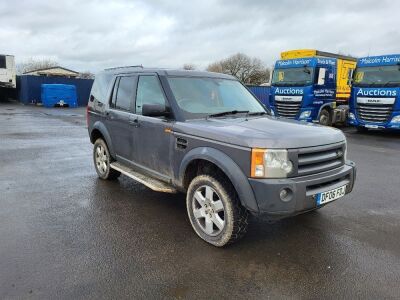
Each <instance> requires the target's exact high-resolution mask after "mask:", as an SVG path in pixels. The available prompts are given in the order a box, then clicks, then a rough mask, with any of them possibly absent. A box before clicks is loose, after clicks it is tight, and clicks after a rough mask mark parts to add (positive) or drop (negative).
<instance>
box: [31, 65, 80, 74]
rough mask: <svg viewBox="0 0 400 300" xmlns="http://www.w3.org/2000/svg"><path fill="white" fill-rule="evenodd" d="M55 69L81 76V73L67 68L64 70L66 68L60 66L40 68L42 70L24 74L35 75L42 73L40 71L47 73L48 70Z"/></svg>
mask: <svg viewBox="0 0 400 300" xmlns="http://www.w3.org/2000/svg"><path fill="white" fill-rule="evenodd" d="M54 69H62V70H65V71H68V72H71V73H74V74H77V75H78V74H79V72H76V71H73V70H70V69H67V68H64V67H60V66H54V67H49V68H40V69H35V70H30V71H28V72H24V74H29V73H35V72H40V71H47V70H54Z"/></svg>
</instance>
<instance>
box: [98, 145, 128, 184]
mask: <svg viewBox="0 0 400 300" xmlns="http://www.w3.org/2000/svg"><path fill="white" fill-rule="evenodd" d="M93 162H94V166H95V168H96V172H97V175H98V176H99V177H100V178H101V179H107V180H114V179H117V178H118V177H119V175H121V173H120V172H118V171H116V170H114V169H111V168H110V162H112V157H111V155H110V152H109V151H108V147H107V144H106V143H105V142H104V140H103V139H97V140H96V141H95V142H94V147H93Z"/></svg>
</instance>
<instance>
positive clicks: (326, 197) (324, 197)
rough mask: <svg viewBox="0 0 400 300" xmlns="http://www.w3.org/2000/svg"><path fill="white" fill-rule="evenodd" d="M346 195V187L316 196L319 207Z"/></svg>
mask: <svg viewBox="0 0 400 300" xmlns="http://www.w3.org/2000/svg"><path fill="white" fill-rule="evenodd" d="M345 194H346V185H344V186H341V187H338V188H336V189H333V190H330V191H327V192H322V193H319V194H317V195H316V200H317V205H322V204H325V203H328V202H331V201H334V200H336V199H339V198H341V197H343V196H344V195H345Z"/></svg>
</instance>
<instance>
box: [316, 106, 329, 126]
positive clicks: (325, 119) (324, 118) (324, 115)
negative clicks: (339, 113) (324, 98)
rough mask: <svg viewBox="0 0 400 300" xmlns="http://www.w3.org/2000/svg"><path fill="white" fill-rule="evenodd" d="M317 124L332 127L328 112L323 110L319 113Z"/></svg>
mask: <svg viewBox="0 0 400 300" xmlns="http://www.w3.org/2000/svg"><path fill="white" fill-rule="evenodd" d="M319 124H321V125H325V126H331V125H332V116H331V113H330V111H329V110H327V109H325V108H324V109H323V110H321V113H320V114H319Z"/></svg>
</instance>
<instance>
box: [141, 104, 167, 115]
mask: <svg viewBox="0 0 400 300" xmlns="http://www.w3.org/2000/svg"><path fill="white" fill-rule="evenodd" d="M142 115H143V116H147V117H167V116H169V115H170V112H169V110H168V108H167V107H166V106H165V105H161V104H143V107H142Z"/></svg>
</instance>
